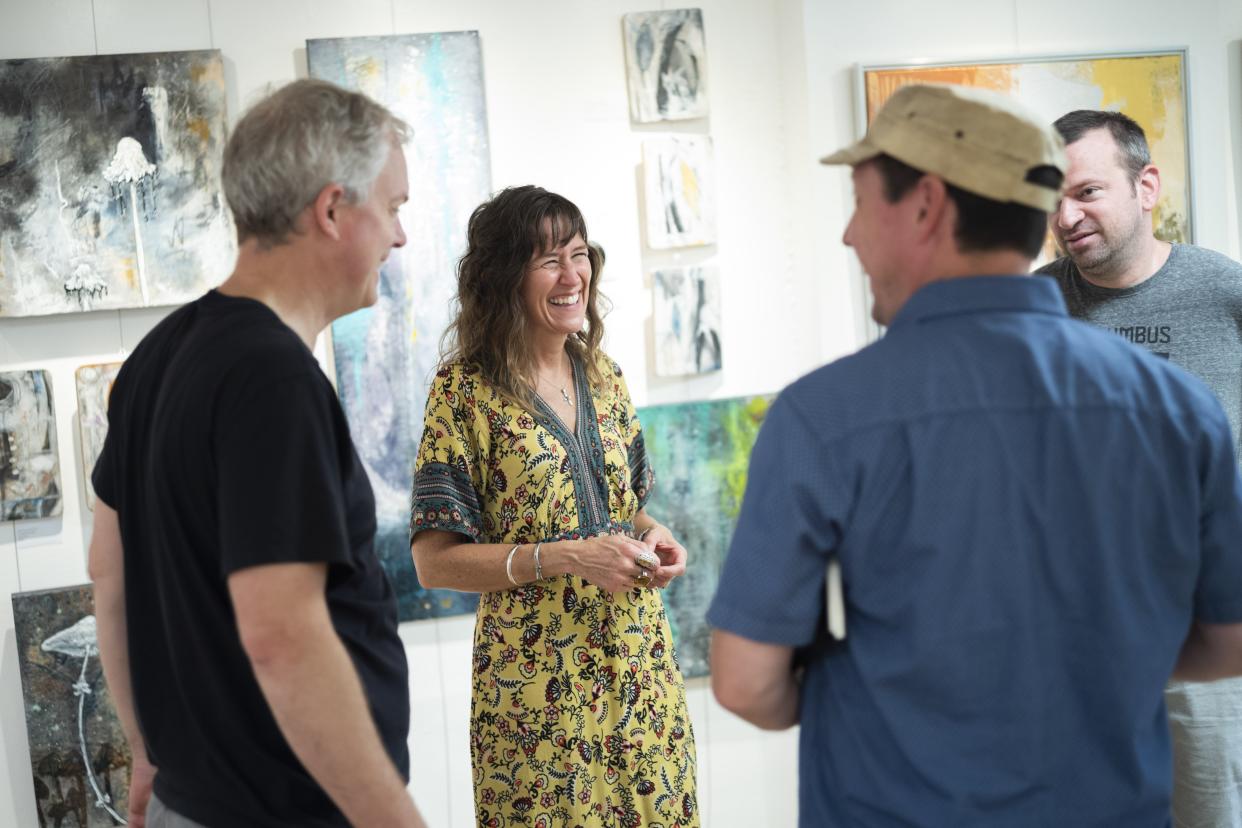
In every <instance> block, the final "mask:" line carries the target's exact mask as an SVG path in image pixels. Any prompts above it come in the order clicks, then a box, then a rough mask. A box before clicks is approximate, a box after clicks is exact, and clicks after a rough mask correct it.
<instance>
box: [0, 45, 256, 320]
mask: <svg viewBox="0 0 1242 828" xmlns="http://www.w3.org/2000/svg"><path fill="white" fill-rule="evenodd" d="M224 140H225V107H224V67H223V63H222V61H221V58H220V53H219V52H218V51H197V52H153V53H148V54H135V55H90V56H85V57H68V58H33V59H23V60H0V317H3V316H40V315H45V314H55V313H71V312H77V311H90V310H101V309H108V308H133V307H147V306H157V305H173V304H180V303H182V302H186V301H188V300H190V299H195V298H197V297H198V296H199V295H201V294H202V293H204V292H205V291H206V290H207V289H209V288H211V287H213V286H214V285H216V284H218V283H219V282H220V281H222V280H223V278H224V277H225V276H227V275H228V272H229V270H230V268H231V266H232V263H233V258H234V251H235V245H234V233H233V227H232V219H231V218H230V215H229V212H228V210H227V208H226V205H225V202H224V196H223V191H222V190H221V185H220V163H221V153H222V150H223V146H224Z"/></svg>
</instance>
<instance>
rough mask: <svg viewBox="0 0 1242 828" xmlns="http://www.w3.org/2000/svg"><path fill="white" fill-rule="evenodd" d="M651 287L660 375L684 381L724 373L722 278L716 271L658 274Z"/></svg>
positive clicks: (678, 269)
mask: <svg viewBox="0 0 1242 828" xmlns="http://www.w3.org/2000/svg"><path fill="white" fill-rule="evenodd" d="M652 282H653V283H654V285H653V287H654V290H653V302H652V304H653V308H652V328H653V331H654V334H655V370H656V375H657V376H661V377H681V376H686V375H688V374H706V373H709V372H711V371H719V370H720V368H721V364H722V360H721V355H720V278H719V276H718V275H717V273H716V269H715V268H709V267H675V268H668V269H665V270H657V271H656V272H655V273H654V274H652Z"/></svg>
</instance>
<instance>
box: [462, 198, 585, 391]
mask: <svg viewBox="0 0 1242 828" xmlns="http://www.w3.org/2000/svg"><path fill="white" fill-rule="evenodd" d="M575 235H578V236H581V237H582V240H583V241H584V242H586V243H587V251H588V256H589V258H590V261H591V284H590V287H589V288H588V291H587V304H586V322H587V324H586V328H585V329H584V330H582V331H579V332H577V333H575V334H572V335H570V336H569V337H568V339H567V340H566V342H565V349H566V350H567V351H569V353H570V355H571V356H573V357H576V358H577V359H578V360H580V361H581V362H582V364H583V367H584V368H585V369H586V371H587V379H588V381H589V382H590V383H591V385H592V386H594V387H598V386H599V384H600V383H601V382H602V381H603V378H602V376H601V374H600V371H599V366H598V362H597V360H598V357H599V343H600V340H601V339H603V337H604V320H603V317H602V315H601V313H600V309H599V305H600V303H601V302H602V301H603V298H602V297H601V296H600V292H599V281H600V273H601V271H602V270H603V267H604V255H603V250H602V249H601V248H600V247H599V246H598V245H594V244H591V241H590V238H589V237H588V236H587V228H586V221H585V220H584V219H583V217H582V212H581V211H580V210H579V209H578V208H577V206H576V205H575V204H574V203H573V202H572V201H570V200H569V199H567V198H565V197H564V196H560V195H557V194H556V193H550V192H548V191H547V190H545V189H543V188H542V187H535V186H532V185H525V186H522V187H509V188H507V189H504V190H501V191H500V192H499V193H496V194H495V195H494V196H492V198H491V199H490V200H489V201H485V202H483V203H482V204H480V205H479V206H478V207H476V208H475V210H474V212H473V213H472V214H471V216H470V222H469V223H468V224H467V225H466V252H465V253H464V254H463V255H462V257H461V259H459V260H458V262H457V316H456V317H455V318H454V319H453V321H452V323H451V324H450V325H449V326H448V329H447V330H445V332H444V338H443V339H442V340H441V349H440V350H441V354H442V361H443V363H445V364H447V363H450V362H460V363H463V364H465V365H470V366H473V367H475V368H477V369H478V370H479V373H480V374H481V375H482V376H483V379H485V380H486V381H487V382H488V383H489V384H490V385H492V386H493V387H495V388H497V389H499V390H500V391H501V392H503V393H504V394H506V395H508V396H510V397H512V398H513V399H514V400H516V401H517V402H519V403H521V404H522V405H523V406H525V407H526V408H528V409H531V408H533V401H534V395H535V392H534V388H535V371H534V368H535V365H534V354H533V353H532V351H531V347H530V346H531V336H530V334H529V332H528V331H527V324H528V323H527V319H526V311H525V308H524V306H523V304H522V295H521V286H522V279H523V277H524V276H525V275H526V268H527V266H528V265H529V263H530V261H531V259H532V258H534V257H535V256H537V255H542V254H543V253H546V252H547V251H549V250H554V249H555V248H557V247H561V246H562V245H565V244H567V243H568V242H569V241H570V240H571V239H572V238H573V237H574V236H575Z"/></svg>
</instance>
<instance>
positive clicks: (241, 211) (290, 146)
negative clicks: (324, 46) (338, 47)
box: [221, 80, 411, 245]
mask: <svg viewBox="0 0 1242 828" xmlns="http://www.w3.org/2000/svg"><path fill="white" fill-rule="evenodd" d="M410 133H411V130H410V127H409V125H408V124H406V123H405V122H404V121H402V120H401V119H400V118H398V117H397V116H396V115H394V114H392V112H390V111H389V110H388V109H386V108H385V107H383V106H382V105H380V104H378V103H376V102H375V101H373V100H371V99H370V98H368V97H367V96H366V95H363V94H361V93H359V92H350V91H348V90H346V89H342V88H340V87H339V86H336V85H334V84H331V83H328V82H327V81H321V80H299V81H294V82H293V83H290V84H288V85H287V86H283V87H281V88H280V89H278V90H276V91H275V92H273V93H272V94H271V95H268V96H267V97H266V98H264V99H263V100H261V101H259V102H258V103H256V104H255V105H254V106H252V107H251V108H250V109H249V110H248V111H247V112H246V114H245V115H243V116H242V118H241V120H240V121H238V122H237V126H235V127H234V128H233V134H232V135H231V136H230V137H229V142H228V145H227V146H225V148H224V168H223V171H222V173H221V178H222V179H223V183H224V196H225V198H226V199H228V203H229V207H230V208H232V210H233V219H234V222H235V223H236V224H237V240H238V241H239V242H245V241H247V240H248V239H251V238H253V239H256V240H258V241H259V242H260V243H262V244H264V245H277V244H282V243H283V242H285V241H286V240H287V239H288V237H289V234H290V233H292V232H294V225H295V223H296V221H297V218H298V216H299V215H301V214H302V211H303V210H305V209H306V207H307V206H308V205H310V204H311V203H312V202H313V201H314V200H315V198H316V196H318V195H319V193H320V191H321V190H323V188H324V187H326V186H328V185H329V184H340V185H341V186H342V187H343V188H344V189H345V198H346V200H347V201H348V202H349V203H357V202H359V201H362V200H364V199H366V198H367V197H368V196H369V195H370V191H371V185H372V184H374V183H375V179H376V178H378V177H379V174H380V171H381V170H382V169H383V168H384V164H385V162H387V160H388V155H389V153H390V152H391V150H392V148H393V147H394V146H400V145H401V144H404V143H405V142H406V141H407V140H408V139H409V137H410Z"/></svg>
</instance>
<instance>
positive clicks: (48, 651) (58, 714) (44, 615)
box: [13, 584, 130, 828]
mask: <svg viewBox="0 0 1242 828" xmlns="http://www.w3.org/2000/svg"><path fill="white" fill-rule="evenodd" d="M13 626H14V632H15V635H16V638H17V663H18V668H19V669H20V671H21V680H22V701H23V706H24V707H25V710H26V733H27V737H28V740H29V743H30V770H31V774H32V776H33V782H34V789H35V809H36V811H37V812H38V815H39V825H61V826H66V828H68V826H73V828H103V827H104V826H112V825H124V824H125V819H124V815H125V812H126V808H127V802H128V796H129V768H130V755H129V746H128V745H127V744H126V742H125V733H124V731H123V730H122V729H121V722H120V719H118V718H117V715H116V710H115V708H114V707H113V706H112V697H111V694H110V693H109V692H108V685H107V684H106V683H105V681H104V675H103V668H102V665H101V664H100V663H99V645H98V641H97V638H96V635H95V600H94V593H93V592H92V590H91V587H90V585H89V584H86V585H83V586H74V587H68V588H65V589H50V590H44V591H42V592H22V593H17V594H16V595H14V596H13Z"/></svg>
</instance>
